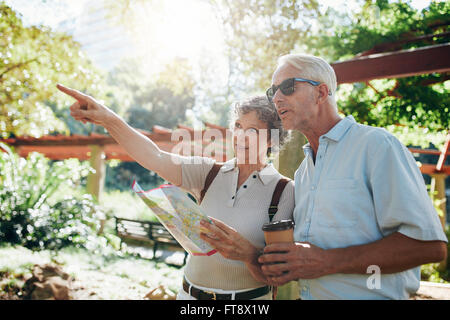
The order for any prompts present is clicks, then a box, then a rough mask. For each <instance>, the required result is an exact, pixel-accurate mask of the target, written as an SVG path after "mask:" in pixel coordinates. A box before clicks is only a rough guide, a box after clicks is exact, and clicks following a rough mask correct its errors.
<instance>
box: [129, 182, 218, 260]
mask: <svg viewBox="0 0 450 320" xmlns="http://www.w3.org/2000/svg"><path fill="white" fill-rule="evenodd" d="M131 188H132V189H133V191H134V192H136V194H137V195H138V196H139V197H140V198H141V199H142V200H143V201H144V202H145V204H146V205H147V206H148V207H149V208H150V210H151V211H152V212H153V213H154V214H155V216H156V217H157V218H158V220H159V221H160V222H161V224H162V225H163V226H164V227H165V228H166V229H167V230H168V231H169V232H170V233H171V234H172V236H173V237H174V238H175V239H176V240H177V241H178V243H179V244H180V245H181V246H182V247H183V248H184V250H186V251H187V252H189V253H190V254H192V255H194V256H210V255H212V254H214V253H216V250H215V249H214V248H213V247H211V246H210V245H209V244H208V243H206V242H205V241H203V240H202V239H201V238H200V230H201V227H200V221H202V220H205V221H208V222H210V223H212V221H211V220H210V219H209V218H208V217H207V216H206V215H205V214H204V213H203V212H202V210H201V208H200V207H199V206H198V205H197V204H196V203H195V202H194V201H192V200H191V199H189V197H188V196H187V194H186V193H185V192H183V191H182V190H181V189H180V188H178V187H176V186H173V185H168V184H166V185H162V186H160V187H159V188H156V189H152V190H149V191H143V190H142V188H141V187H140V186H139V184H138V183H137V182H136V181H133V185H132V187H131Z"/></svg>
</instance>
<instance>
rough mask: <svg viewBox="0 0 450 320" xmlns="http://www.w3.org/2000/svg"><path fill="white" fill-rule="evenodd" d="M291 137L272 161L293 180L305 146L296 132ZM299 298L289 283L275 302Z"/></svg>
mask: <svg viewBox="0 0 450 320" xmlns="http://www.w3.org/2000/svg"><path fill="white" fill-rule="evenodd" d="M291 135H292V138H291V139H290V140H289V141H288V142H286V144H285V146H284V147H283V148H282V150H281V151H280V153H279V155H278V156H277V157H276V158H275V159H274V166H275V168H277V170H278V171H279V172H280V173H281V174H282V175H284V176H286V177H288V178H291V179H294V174H295V171H296V170H297V168H298V167H299V166H300V163H301V162H302V160H303V159H304V158H305V154H304V153H303V149H302V146H303V145H304V144H306V138H305V137H304V136H303V135H302V134H301V133H300V132H298V131H292V132H291ZM299 297H300V293H299V287H298V282H297V281H291V282H289V283H286V284H285V285H283V286H281V287H279V288H278V294H277V300H295V299H298V298H299Z"/></svg>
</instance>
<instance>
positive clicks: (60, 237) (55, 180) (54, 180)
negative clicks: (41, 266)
mask: <svg viewBox="0 0 450 320" xmlns="http://www.w3.org/2000/svg"><path fill="white" fill-rule="evenodd" d="M0 148H1V149H3V150H5V151H6V152H0V184H1V185H2V188H1V189H0V241H5V242H9V243H12V244H19V245H23V246H25V247H27V248H29V249H44V248H47V249H59V248H62V247H64V246H67V245H69V244H75V245H77V246H83V247H86V248H88V247H91V248H92V247H93V244H92V243H97V244H98V243H99V239H97V236H96V227H97V225H98V221H97V218H96V215H95V212H96V211H99V210H100V207H99V206H97V205H96V204H95V203H94V201H93V199H92V197H91V196H90V195H82V194H81V192H79V193H80V194H75V193H76V190H79V189H80V181H81V179H82V178H84V177H86V176H87V174H88V173H89V170H90V169H89V166H87V165H83V164H81V163H80V162H79V161H78V160H76V159H70V160H65V161H55V162H52V161H50V160H48V159H46V158H45V157H44V156H43V155H41V154H39V153H32V154H30V155H29V156H28V158H27V159H24V158H20V157H19V156H18V155H17V154H15V153H14V152H13V151H12V150H11V149H10V148H9V147H8V146H7V145H5V144H2V143H0ZM65 191H67V192H65ZM96 246H98V245H96Z"/></svg>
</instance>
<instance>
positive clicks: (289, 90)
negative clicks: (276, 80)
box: [266, 78, 320, 101]
mask: <svg viewBox="0 0 450 320" xmlns="http://www.w3.org/2000/svg"><path fill="white" fill-rule="evenodd" d="M295 82H308V83H309V84H311V85H313V86H318V85H319V84H320V82H318V81H314V80H309V79H303V78H289V79H286V80H284V81H283V82H281V83H280V85H279V86H275V85H273V86H272V87H270V88H269V89H267V91H266V95H267V98H268V99H269V101H272V98H273V96H274V95H275V92H277V90H278V89H280V91H281V93H283V94H284V95H285V96H289V95H291V94H293V93H294V88H295V86H294V85H295Z"/></svg>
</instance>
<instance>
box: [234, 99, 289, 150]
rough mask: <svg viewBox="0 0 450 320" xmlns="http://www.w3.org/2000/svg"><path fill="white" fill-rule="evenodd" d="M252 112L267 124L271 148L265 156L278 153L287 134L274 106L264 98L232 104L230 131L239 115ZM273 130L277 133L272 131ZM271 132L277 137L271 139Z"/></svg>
mask: <svg viewBox="0 0 450 320" xmlns="http://www.w3.org/2000/svg"><path fill="white" fill-rule="evenodd" d="M252 111H256V114H257V115H258V119H259V120H261V121H262V122H264V123H266V124H267V128H268V137H270V139H271V141H272V147H271V148H269V150H268V152H267V155H269V154H270V153H274V152H278V151H279V149H280V148H281V146H282V145H283V143H284V142H285V141H286V138H287V136H288V132H287V131H286V130H285V129H284V128H283V125H282V124H281V119H280V117H279V116H278V112H277V110H276V108H275V106H274V105H273V104H272V103H270V102H269V100H268V99H267V97H266V96H255V97H251V98H248V99H245V100H242V101H239V102H236V103H234V104H233V106H232V107H231V110H230V117H229V118H230V122H229V123H230V129H231V130H232V131H233V130H234V123H235V122H236V120H237V119H238V118H239V115H241V114H247V113H249V112H252ZM273 129H276V130H277V131H272V130H273ZM272 132H277V133H278V135H277V137H272V136H271V133H272ZM277 140H278V141H277ZM277 144H278V145H277Z"/></svg>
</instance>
